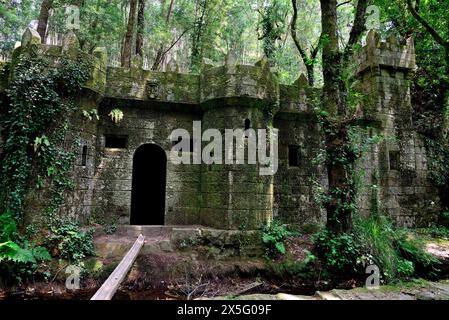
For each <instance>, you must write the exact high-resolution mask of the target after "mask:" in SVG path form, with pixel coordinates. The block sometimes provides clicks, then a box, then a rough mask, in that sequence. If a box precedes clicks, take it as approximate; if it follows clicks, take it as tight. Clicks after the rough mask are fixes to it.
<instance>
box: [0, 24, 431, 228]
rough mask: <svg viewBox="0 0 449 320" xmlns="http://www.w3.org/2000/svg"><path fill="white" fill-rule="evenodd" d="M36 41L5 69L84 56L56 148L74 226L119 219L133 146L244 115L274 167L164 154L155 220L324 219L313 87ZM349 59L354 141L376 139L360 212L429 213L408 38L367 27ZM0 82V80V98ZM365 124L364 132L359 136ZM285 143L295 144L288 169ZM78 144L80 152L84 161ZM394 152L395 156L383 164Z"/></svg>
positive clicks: (226, 124) (241, 70)
mask: <svg viewBox="0 0 449 320" xmlns="http://www.w3.org/2000/svg"><path fill="white" fill-rule="evenodd" d="M25 40H26V38H25ZM26 41H28V40H26ZM26 41H25V42H26ZM35 42H36V41H35ZM35 42H33V41H28V44H27V45H24V46H23V47H21V48H18V49H17V50H16V51H15V53H14V57H13V61H12V64H14V63H16V62H17V59H20V54H21V53H23V52H22V51H23V50H28V54H34V55H41V56H46V57H48V58H49V60H50V62H51V63H50V65H49V67H58V63H59V61H60V58H61V57H62V56H66V57H69V58H71V59H76V58H79V57H81V58H82V59H85V60H89V61H91V62H92V64H91V77H90V79H89V80H88V81H87V82H86V84H85V88H84V91H83V93H82V94H81V95H80V97H79V101H78V103H79V105H80V110H79V111H78V112H77V113H74V114H73V115H71V116H70V128H69V131H70V134H69V137H70V136H71V137H73V139H72V140H71V138H68V140H67V143H68V144H71V143H73V141H74V139H75V137H77V139H78V140H79V147H78V149H77V150H78V151H77V160H76V162H75V164H74V168H73V171H72V176H73V179H74V182H75V183H74V185H75V187H74V190H73V191H70V192H68V193H67V197H66V202H65V204H64V206H63V207H62V209H61V214H66V215H70V216H73V217H75V218H78V219H79V220H81V221H83V222H85V223H91V222H98V223H121V224H128V223H129V219H130V207H131V188H132V173H133V155H134V152H135V150H136V149H137V148H138V147H139V146H141V145H143V144H148V143H153V144H157V145H158V146H160V147H161V148H162V149H163V150H164V151H165V152H166V154H167V158H170V155H169V152H170V150H171V148H172V142H171V141H170V140H169V135H170V133H171V132H172V131H173V130H174V129H179V128H183V129H185V130H187V131H188V132H189V133H190V134H192V124H193V121H195V120H201V121H202V130H203V131H204V130H206V129H208V128H215V129H218V130H219V131H221V132H224V130H225V129H237V128H241V129H243V128H244V126H245V120H246V119H248V120H249V121H250V123H251V128H253V129H272V128H278V129H279V150H278V151H279V168H278V171H277V173H276V174H275V175H274V176H269V175H268V176H263V175H260V172H259V169H260V167H259V166H258V165H248V164H246V165H235V164H228V165H226V164H223V165H220V164H211V165H206V164H201V165H200V164H196V165H194V164H191V165H173V164H172V163H171V162H170V161H168V163H167V185H166V190H165V191H166V206H165V207H166V212H165V221H166V223H167V224H179V225H182V224H202V225H204V226H210V227H214V228H219V229H239V228H240V229H254V228H257V227H258V226H259V225H260V224H263V223H267V222H268V221H270V220H271V219H273V217H274V218H278V219H281V220H282V221H284V222H288V223H297V224H311V223H323V222H324V221H325V213H324V212H323V210H322V209H320V206H319V205H318V204H317V202H316V196H317V195H318V194H319V192H317V188H318V187H319V188H321V191H322V192H325V191H326V190H325V189H326V186H327V173H326V170H325V168H324V167H322V166H320V165H319V164H318V163H317V162H316V159H317V157H318V155H319V152H320V150H321V149H322V148H323V137H322V136H321V131H320V127H319V124H318V122H317V120H316V117H315V115H314V107H315V106H317V103H319V99H320V95H321V90H320V89H315V88H309V87H308V86H307V84H306V83H305V81H304V78H303V77H301V78H300V79H298V81H296V82H295V83H294V85H292V86H285V85H279V83H278V80H277V78H276V76H275V74H273V73H271V71H270V68H269V67H268V65H267V63H266V62H264V61H261V62H260V63H258V64H257V66H239V65H236V64H235V63H234V62H232V61H230V60H227V61H226V64H225V65H224V66H222V67H218V68H209V67H208V68H204V69H203V72H202V73H201V74H200V75H189V74H180V73H176V72H152V71H148V70H142V69H140V68H135V67H133V68H131V69H123V68H111V67H107V66H106V60H107V54H106V52H105V50H104V49H101V48H97V49H95V50H94V52H93V54H92V55H86V54H85V53H82V52H80V51H79V50H78V47H77V41H76V39H74V38H73V34H71V35H69V36H68V37H67V39H66V40H65V41H64V45H63V46H61V47H56V46H45V45H40V44H37V43H35ZM356 59H359V60H358V61H359V64H358V70H357V71H356V74H357V76H358V78H359V80H360V88H361V89H362V90H363V92H364V94H365V96H366V99H365V101H364V103H363V104H362V105H360V108H359V109H360V110H359V112H358V115H359V120H360V121H359V125H360V126H361V127H360V136H363V135H368V136H369V135H371V136H374V135H383V136H385V137H386V139H384V140H382V141H381V142H380V143H379V144H375V145H373V146H371V147H370V148H369V149H368V151H367V152H366V154H365V155H364V157H363V158H362V159H361V161H360V163H359V168H361V169H363V170H361V171H364V173H365V174H364V175H363V176H361V177H360V185H361V188H360V192H359V207H360V209H361V211H362V212H364V213H366V214H368V213H369V212H371V211H372V210H373V208H375V209H379V210H382V211H384V212H386V213H387V214H389V215H390V216H392V217H393V218H394V219H395V220H396V221H397V222H398V223H399V224H403V225H413V224H417V223H420V222H421V221H425V220H426V219H428V217H431V216H432V213H434V212H436V211H437V210H438V209H439V207H438V205H439V201H438V196H437V192H436V190H435V188H433V187H432V185H431V183H430V180H429V177H428V167H427V159H426V153H425V149H424V147H423V142H422V139H421V137H419V136H418V135H417V134H416V133H415V132H414V131H413V127H412V125H411V114H410V113H411V102H410V92H409V91H410V88H409V80H408V79H409V77H410V74H411V72H412V71H413V69H414V66H415V61H414V50H413V43H412V42H410V41H409V42H407V46H406V47H402V46H399V45H398V44H397V43H396V42H395V41H393V40H392V39H390V40H389V41H388V42H381V41H380V39H379V37H378V36H377V35H376V34H373V33H372V32H371V33H370V34H369V35H368V38H367V45H366V46H365V47H363V48H362V50H361V51H360V53H359V55H358V56H356ZM11 76H13V75H11ZM5 86H6V82H5V77H2V76H1V75H0V94H1V90H2V88H3V89H4V87H5ZM116 108H119V109H120V110H122V111H123V113H124V118H123V120H122V121H120V122H118V123H114V122H113V121H112V120H111V119H110V117H109V113H110V111H111V110H112V109H116ZM82 111H85V112H84V114H83V112H82ZM95 111H96V112H98V115H99V120H97V119H96V116H95ZM86 115H87V116H86ZM89 117H90V118H91V119H89ZM369 126H371V127H372V129H371V130H368V131H367V130H366V128H367V127H369ZM107 135H115V136H126V139H127V142H126V146H125V147H124V148H119V149H110V148H106V146H105V137H106V136H107ZM206 144H207V142H203V143H202V145H203V147H204V146H205V145H206ZM84 147H86V148H85V149H84ZM290 147H295V148H297V150H298V154H297V156H298V157H297V163H296V164H294V165H292V164H291V163H290V162H291V157H290V156H289V149H290ZM0 150H1V149H0ZM83 150H87V154H86V155H85V157H83ZM395 154H398V157H396V158H395V162H397V163H394V164H392V163H393V160H392V159H391V158H392V157H394V156H395ZM83 158H85V160H86V163H83ZM245 159H247V155H246V153H245ZM223 160H224V159H223ZM245 163H247V162H245ZM42 194H45V190H43V191H42ZM42 194H41V193H39V192H34V191H33V192H31V193H30V196H29V202H28V203H29V205H28V207H27V208H28V209H27V210H28V212H29V215H31V216H34V215H36V212H39V209H40V208H41V206H42V203H43V202H45V197H44V196H41V195H42ZM148 206H149V207H151V203H149V204H148Z"/></svg>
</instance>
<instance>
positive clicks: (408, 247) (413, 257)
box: [395, 231, 440, 277]
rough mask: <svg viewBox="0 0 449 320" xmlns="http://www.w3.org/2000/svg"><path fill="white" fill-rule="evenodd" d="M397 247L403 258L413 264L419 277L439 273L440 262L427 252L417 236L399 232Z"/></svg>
mask: <svg viewBox="0 0 449 320" xmlns="http://www.w3.org/2000/svg"><path fill="white" fill-rule="evenodd" d="M395 247H396V250H397V252H398V254H399V255H400V256H401V257H402V258H404V259H406V260H408V261H410V262H412V263H413V265H414V267H415V269H416V273H417V274H418V275H420V276H426V277H432V276H435V275H436V274H437V273H438V272H439V269H438V266H439V264H440V262H439V261H438V259H437V258H435V257H434V256H432V255H430V254H429V253H427V252H426V251H425V249H424V241H423V239H421V238H419V237H418V236H417V235H410V234H409V233H408V232H405V231H398V232H397V233H396V238H395Z"/></svg>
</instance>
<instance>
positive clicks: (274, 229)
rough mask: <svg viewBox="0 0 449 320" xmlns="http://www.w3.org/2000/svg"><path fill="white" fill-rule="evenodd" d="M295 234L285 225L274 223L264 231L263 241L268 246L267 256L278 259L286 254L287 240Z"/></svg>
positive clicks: (265, 227)
mask: <svg viewBox="0 0 449 320" xmlns="http://www.w3.org/2000/svg"><path fill="white" fill-rule="evenodd" d="M292 235H293V233H292V232H291V231H289V230H288V229H287V227H286V226H285V225H280V224H278V223H277V222H275V221H273V222H272V223H271V224H268V225H265V226H264V227H263V229H262V241H263V243H264V244H265V245H266V250H267V256H268V257H276V256H278V255H279V254H285V244H284V243H285V240H286V239H287V238H288V237H290V236H292Z"/></svg>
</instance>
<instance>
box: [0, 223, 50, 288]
mask: <svg viewBox="0 0 449 320" xmlns="http://www.w3.org/2000/svg"><path fill="white" fill-rule="evenodd" d="M11 239H14V241H12V240H11ZM50 258H51V257H50V254H49V253H48V251H47V250H46V249H45V248H43V247H40V246H35V245H32V244H30V243H29V242H28V241H21V239H20V238H19V237H18V235H17V227H16V223H15V221H14V219H13V218H12V217H11V215H9V214H2V215H0V276H1V277H2V278H6V279H13V280H14V281H15V282H19V283H21V282H22V281H23V280H25V279H29V278H31V277H33V276H34V275H35V273H36V271H37V269H38V267H39V264H40V263H41V262H44V261H47V260H50Z"/></svg>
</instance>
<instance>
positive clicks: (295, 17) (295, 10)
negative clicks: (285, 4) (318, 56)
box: [290, 0, 309, 63]
mask: <svg viewBox="0 0 449 320" xmlns="http://www.w3.org/2000/svg"><path fill="white" fill-rule="evenodd" d="M292 7H293V17H292V22H291V30H290V32H291V34H292V39H293V42H294V43H295V46H296V48H297V49H298V51H299V54H300V55H301V58H302V59H303V60H304V63H306V62H307V60H308V59H309V57H308V56H307V53H306V51H305V50H304V49H303V48H302V46H301V44H300V43H299V39H298V35H297V34H296V20H298V7H297V4H296V0H292Z"/></svg>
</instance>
